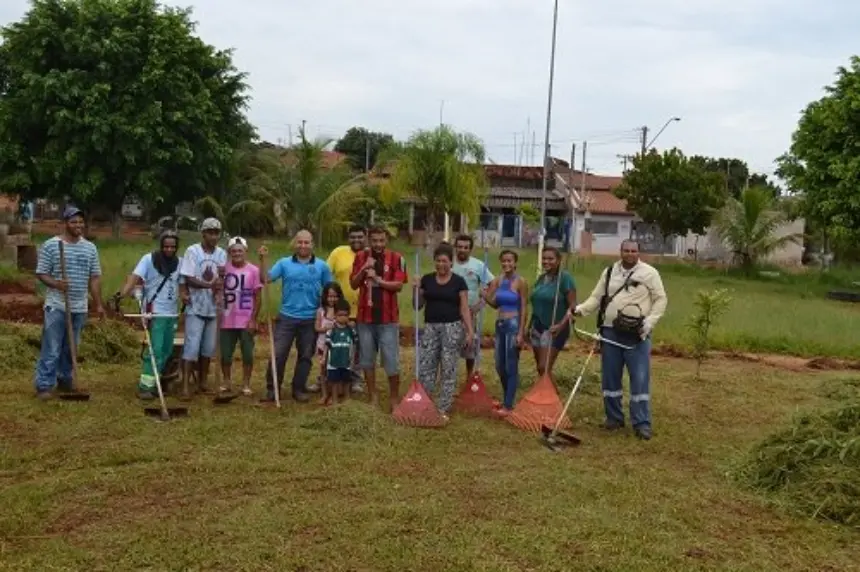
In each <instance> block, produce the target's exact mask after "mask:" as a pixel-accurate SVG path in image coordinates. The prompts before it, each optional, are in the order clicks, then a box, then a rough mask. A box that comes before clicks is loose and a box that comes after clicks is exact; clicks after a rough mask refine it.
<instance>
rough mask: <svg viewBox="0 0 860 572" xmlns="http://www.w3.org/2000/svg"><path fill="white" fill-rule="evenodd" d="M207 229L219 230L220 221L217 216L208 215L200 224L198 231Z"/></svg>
mask: <svg viewBox="0 0 860 572" xmlns="http://www.w3.org/2000/svg"><path fill="white" fill-rule="evenodd" d="M207 230H221V221H219V220H218V219H217V218H213V217H209V218H207V219H206V220H204V221H203V224H201V225H200V232H204V231H207Z"/></svg>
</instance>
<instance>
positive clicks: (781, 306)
mask: <svg viewBox="0 0 860 572" xmlns="http://www.w3.org/2000/svg"><path fill="white" fill-rule="evenodd" d="M98 244H99V248H100V251H101V260H102V265H103V270H104V272H105V278H104V293H105V296H107V295H109V294H111V293H113V292H115V291H117V290H118V289H119V288H120V286H121V285H122V283H123V281H124V280H125V276H126V275H127V274H128V273H130V272H131V270H132V269H133V268H134V265H135V264H136V263H137V261H138V259H139V258H140V256H141V255H143V254H144V253H145V252H146V251H147V250H149V249H151V248H152V247H153V244H151V243H148V242H142V243H140V242H138V243H133V242H128V241H125V242H115V241H111V240H100V241H99V243H98ZM187 246H188V245H187V244H183V245H182V249H184V248H185V247H187ZM257 246H258V242H257V241H252V242H251V247H252V250H253V251H256V248H257ZM397 248H399V249H400V251H401V252H403V253H404V254H405V255H406V256H407V258H408V263H409V268H410V274H412V266H413V265H414V252H415V251H414V249H412V248H411V247H404V246H403V245H398V246H397ZM270 252H271V256H272V259H273V260H275V259H276V258H277V257H279V256H283V255H287V254H289V253H290V247H289V244H288V242H287V241H285V240H273V241H270ZM318 254H319V255H321V256H327V255H328V251H327V250H323V249H320V250H319V251H318ZM476 255H477V256H482V253H481V252H478V251H476ZM497 258H498V250H495V251H491V253H490V263H491V264H490V266H491V268H492V269H493V271H496V272H497V271H498V270H499V264H498V259H497ZM607 263H608V262H607V261H600V260H584V259H573V258H571V259H570V260H568V261H567V264H568V268H569V269H570V270H571V272H573V274H574V276H575V278H576V281H577V285H578V288H579V297H580V299H584V298H585V297H586V296H588V295H589V294H590V293H591V290H592V289H593V288H594V286H595V284H596V282H597V278H598V276H599V274H600V272H601V271H602V269H603V268H604V267H605V265H606V264H607ZM657 266H658V268H659V269H660V271H661V273H662V276H663V281H664V284H665V286H666V290H667V292H668V295H669V306H668V310H667V312H666V315H665V316H664V318H663V320H662V322H661V323H660V325H659V326H658V328H657V330H656V331H655V333H654V338H655V342H656V343H657V344H661V343H663V344H671V345H676V346H686V345H687V344H688V340H689V333H688V331H687V329H686V327H685V324H686V321H687V319H688V318H689V316H690V314H691V313H692V312H693V310H694V308H693V302H694V299H695V294H696V292H697V291H698V290H700V289H713V288H728V289H730V290H731V292H732V298H733V302H732V304H731V307H730V308H729V310H728V312H727V313H726V314H725V316H723V318H722V319H721V320H720V322H719V323H718V325H717V326H716V327H715V328H714V334H713V335H714V341H715V347H716V348H719V349H724V350H736V351H754V352H771V353H787V354H795V355H799V356H807V357H809V356H818V355H827V356H833V357H849V358H850V357H854V358H857V357H860V345H858V344H857V343H856V340H854V339H853V336H852V335H851V334H850V332H852V331H854V329H856V324H857V320H858V319H860V305H856V304H854V305H852V304H846V303H838V302H834V301H830V300H827V299H826V298H825V297H824V295H825V293H826V291H827V290H828V289H830V288H834V287H850V284H851V281H852V280H860V273H856V272H855V273H853V274H852V273H838V272H834V273H831V274H829V275H821V274H820V273H816V272H810V273H807V274H803V275H785V276H781V277H778V278H767V279H766V278H762V277H759V278H758V279H755V280H751V279H746V278H742V277H739V276H737V275H735V274H730V273H726V272H722V271H716V270H708V269H700V268H696V267H692V266H690V265H687V264H679V263H675V262H672V263H663V264H657ZM536 268H537V260H536V256H535V252H534V251H533V250H529V251H522V252H521V257H520V265H519V269H520V272H521V273H522V274H523V275H525V276H527V277H528V278H529V279H533V277H534V276H535V275H536ZM431 269H432V261H431V260H429V257H427V256H424V257H423V260H422V261H421V271H422V272H429V271H431ZM276 289H277V292H278V296H272V299H271V301H270V310H271V311H275V312H276V311H277V303H278V300H279V298H280V287H279V286H276ZM410 307H411V295H410V292H409V289H408V288H407V289H405V290H404V292H403V294H402V296H401V310H402V316H401V319H402V322H403V323H407V324H411V323H412V322H413V317H412V315H413V313H412V312H411V311H410ZM483 327H484V331H485V332H487V333H491V332H492V328H493V315H492V312H490V311H488V312H485V313H484V317H483ZM583 327H584V328H586V329H593V327H594V318H593V317H589V318H586V319H584V320H583Z"/></svg>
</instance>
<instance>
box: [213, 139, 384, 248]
mask: <svg viewBox="0 0 860 572" xmlns="http://www.w3.org/2000/svg"><path fill="white" fill-rule="evenodd" d="M300 137H301V139H300V142H299V144H298V145H297V146H295V147H293V148H292V149H290V150H288V151H283V150H277V149H266V148H258V149H254V150H251V151H241V152H238V153H237V157H236V161H237V166H236V172H237V174H236V177H235V178H236V180H235V182H234V186H233V190H232V191H231V192H230V193H229V194H228V196H226V197H224V198H223V199H222V200H221V201H218V200H216V199H215V198H213V197H204V198H202V199H200V200H199V201H198V202H197V208H198V209H199V210H200V211H201V212H202V213H203V214H204V215H206V216H218V217H219V218H221V219H222V220H225V221H226V223H227V225H228V228H229V229H230V230H231V232H250V233H252V234H267V233H271V232H274V233H276V234H284V233H287V234H293V233H295V232H296V231H297V230H299V229H303V228H304V229H308V230H310V231H311V232H313V233H314V234H315V235H316V236H317V240H319V241H321V242H327V241H332V240H338V239H339V238H340V237H341V235H342V233H343V229H344V227H346V226H348V225H349V224H351V223H352V219H353V217H352V215H353V214H354V213H356V212H359V211H360V210H361V209H360V207H361V206H362V205H363V203H365V202H367V201H368V200H370V198H369V196H368V195H367V193H366V191H365V186H364V181H365V179H366V175H358V176H355V175H354V174H353V173H352V172H351V170H350V169H349V167H348V166H347V165H346V164H345V163H342V164H336V165H329V164H326V161H325V151H326V147H327V146H328V145H330V144H331V141H328V140H317V141H308V140H307V139H306V137H305V134H304V131H301V132H300Z"/></svg>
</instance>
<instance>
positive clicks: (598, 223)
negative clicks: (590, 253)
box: [591, 220, 618, 236]
mask: <svg viewBox="0 0 860 572" xmlns="http://www.w3.org/2000/svg"><path fill="white" fill-rule="evenodd" d="M591 234H608V235H612V236H617V235H618V221H615V220H593V221H591Z"/></svg>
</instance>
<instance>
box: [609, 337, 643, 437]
mask: <svg viewBox="0 0 860 572" xmlns="http://www.w3.org/2000/svg"><path fill="white" fill-rule="evenodd" d="M600 333H601V335H602V336H603V337H604V338H606V339H607V340H613V341H616V342H618V343H620V344H624V345H626V346H633V349H629V350H625V349H623V348H619V347H618V346H615V345H612V344H607V343H604V344H601V346H600V352H601V353H600V361H601V372H600V373H601V382H602V385H603V407H604V409H605V410H606V419H607V421H610V422H615V423H619V424H621V423H624V411H623V409H622V398H623V397H624V391H623V388H622V385H621V377H622V376H623V375H624V367H625V366H626V367H627V374H628V376H629V377H630V420H631V421H632V423H633V427H640V426H643V427H650V426H651V411H650V408H649V402H650V401H651V394H650V386H651V337H650V336H649V337H648V338H646V339H644V340H641V339H638V341H637V339H632V340H631V339H630V338H629V337H627V336H621V335H619V334H618V332H616V331H615V330H614V329H613V328H607V327H604V328H601V330H600Z"/></svg>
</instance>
